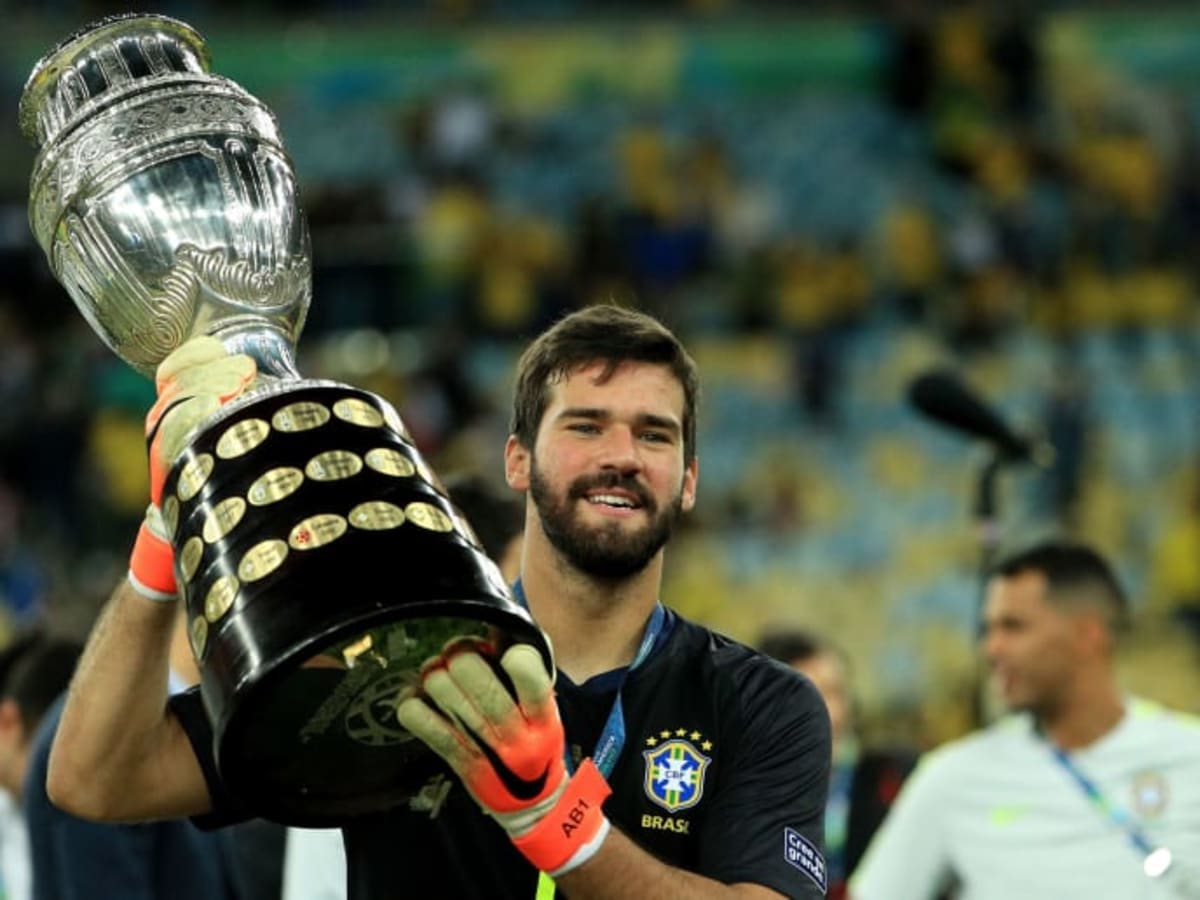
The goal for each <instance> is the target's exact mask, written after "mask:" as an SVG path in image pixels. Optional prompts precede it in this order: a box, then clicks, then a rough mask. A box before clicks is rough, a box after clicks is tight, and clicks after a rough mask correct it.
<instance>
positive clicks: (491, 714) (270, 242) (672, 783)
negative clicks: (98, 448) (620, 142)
mask: <svg viewBox="0 0 1200 900" xmlns="http://www.w3.org/2000/svg"><path fill="white" fill-rule="evenodd" d="M22 126H23V128H24V129H25V131H26V133H27V134H28V135H30V136H31V137H32V138H33V139H34V140H35V141H36V142H38V143H39V147H40V151H39V156H38V160H37V162H36V163H35V172H34V178H33V181H32V184H33V187H32V190H31V204H30V205H31V221H32V222H33V225H34V230H35V233H37V235H38V237H39V240H40V241H41V242H42V246H43V248H44V249H45V250H46V252H47V256H48V258H49V259H50V262H51V266H52V268H53V269H54V271H55V274H56V275H57V276H58V277H59V279H60V281H62V282H63V284H64V286H65V287H66V288H67V289H68V291H69V292H70V293H71V295H72V297H73V298H74V299H75V301H76V303H77V304H78V305H79V306H80V308H81V309H82V310H83V312H84V314H85V315H87V316H88V318H89V321H91V323H92V324H93V326H94V327H95V328H96V330H97V331H98V332H100V334H101V335H102V337H104V338H105V340H106V342H108V343H109V345H110V346H111V347H112V348H113V349H114V350H116V351H117V352H118V353H120V354H121V355H122V356H123V357H124V358H125V359H126V360H127V361H129V362H130V363H131V364H133V365H136V366H138V367H139V368H141V369H143V370H144V371H147V372H155V373H156V384H157V386H158V391H159V401H158V402H157V403H156V404H155V406H154V407H153V409H152V410H151V411H150V414H149V415H148V417H147V431H148V437H149V443H150V455H151V460H150V469H151V481H152V488H151V491H152V497H151V505H150V509H149V511H148V514H147V523H146V525H145V526H144V527H143V529H142V531H141V533H140V534H139V537H138V539H137V542H136V544H135V549H134V553H133V557H132V560H131V565H130V576H129V578H128V579H127V580H126V581H125V582H123V583H122V584H121V585H119V586H118V587H117V589H116V590H115V592H114V594H113V596H112V598H111V600H110V601H109V603H108V605H107V606H106V608H105V610H104V611H103V613H102V615H101V617H100V619H99V621H98V622H97V624H96V626H95V627H94V629H93V632H92V635H91V636H90V638H89V642H88V646H87V649H86V651H85V653H84V657H83V660H82V661H81V663H80V667H79V671H78V673H77V675H76V678H75V679H74V682H73V684H72V688H71V691H70V694H69V697H68V702H67V707H66V710H65V712H64V716H63V719H62V723H61V725H60V729H59V733H58V737H57V740H56V742H55V747H54V751H53V755H52V758H51V766H50V775H49V782H48V787H49V791H50V795H51V798H52V799H53V800H54V801H55V802H56V803H58V804H59V805H62V806H63V807H64V808H67V809H69V810H70V811H72V812H74V813H76V814H77V815H82V816H85V817H89V818H97V819H106V820H136V819H145V818H157V817H165V816H185V815H186V816H198V817H200V818H199V819H198V821H200V822H202V823H204V822H206V823H207V824H209V825H211V826H219V825H221V824H225V823H229V822H233V821H236V820H238V819H240V818H245V817H249V816H254V815H263V816H267V817H270V818H274V819H277V820H278V821H282V822H285V823H289V824H298V825H314V824H337V825H340V826H341V827H342V829H343V833H344V836H345V841H346V849H347V858H348V866H349V882H350V884H349V894H350V896H351V897H353V898H394V897H422V898H423V897H435V896H436V897H489V898H492V897H514V898H518V897H519V898H523V900H529V898H550V897H553V896H555V895H556V893H557V894H558V895H562V896H570V897H573V898H589V897H636V898H645V897H655V898H665V897H676V896H677V897H689V898H692V897H710V896H711V897H723V896H745V897H773V896H790V897H820V896H823V895H824V890H825V873H824V862H823V858H822V835H821V828H822V824H821V823H822V821H823V815H824V803H825V790H826V780H827V777H828V766H829V725H828V719H827V715H826V713H825V709H824V705H823V703H822V701H821V699H820V697H819V696H818V695H817V693H816V692H815V690H814V689H813V688H812V686H811V685H810V684H809V683H808V682H806V681H805V680H803V679H802V678H801V677H799V676H797V675H795V674H794V673H792V672H791V671H790V670H788V669H786V668H785V667H782V666H779V665H777V664H775V663H773V662H771V661H769V660H767V659H765V658H764V657H761V656H759V655H758V654H756V653H754V652H753V651H751V650H749V649H748V648H746V647H743V646H741V645H739V644H736V643H734V642H731V641H729V640H727V639H725V638H722V637H720V636H718V635H714V634H713V633H711V632H709V631H708V630H707V629H704V628H702V627H700V626H698V625H696V624H693V623H691V622H688V621H686V620H684V619H683V618H681V617H680V616H678V615H677V614H675V613H674V612H672V611H670V610H668V609H667V608H666V607H665V606H663V605H662V604H661V603H660V602H659V599H658V597H659V589H660V586H661V579H662V566H663V547H664V545H665V544H666V542H667V540H668V539H669V536H670V533H671V530H672V527H673V525H674V523H675V521H676V519H677V518H678V517H679V515H681V514H682V513H684V512H686V511H688V510H690V509H691V508H692V506H693V504H694V502H695V491H696V482H697V474H698V465H697V460H696V455H695V451H696V448H695V434H696V423H695V413H696V402H697V396H698V393H699V382H698V376H697V374H696V370H695V365H694V363H693V362H692V360H691V358H690V357H689V356H688V354H687V353H686V351H685V350H684V348H683V347H682V345H681V344H680V343H679V342H678V340H677V339H676V338H675V337H674V335H672V334H671V333H670V332H669V331H667V330H666V329H665V328H664V327H663V326H662V325H660V324H659V323H658V322H656V321H655V320H653V319H651V318H649V317H647V316H644V315H641V314H638V313H633V312H628V311H623V310H620V309H617V308H615V307H592V308H589V309H586V310H583V311H580V312H577V313H574V314H572V315H570V316H568V317H566V318H565V319H563V320H562V321H560V322H559V323H557V324H556V325H555V326H553V327H552V328H550V329H549V330H548V331H547V332H545V333H544V334H542V335H541V336H540V337H539V338H538V339H537V340H536V341H535V342H534V343H533V344H532V345H531V346H530V347H529V348H528V349H527V350H526V352H525V354H524V355H523V356H522V358H521V362H520V364H519V370H518V376H517V385H516V391H515V397H514V404H513V427H512V434H511V436H510V437H509V439H508V442H507V444H506V446H505V450H504V464H505V475H506V479H507V481H508V484H509V485H510V486H511V487H512V488H513V489H515V490H517V491H520V492H523V493H525V494H526V525H525V547H524V553H523V558H522V566H521V577H520V579H518V581H517V583H516V584H515V585H514V586H513V588H512V590H511V592H510V591H509V589H508V588H507V587H506V586H504V584H503V582H502V580H500V579H499V578H498V577H497V574H496V572H495V567H494V566H493V565H492V564H491V563H490V562H488V561H487V560H486V557H484V556H483V554H482V552H481V551H480V549H479V546H478V541H477V540H475V539H474V535H473V534H472V532H471V530H470V527H469V525H468V524H467V523H466V522H465V521H464V520H463V519H462V517H461V515H460V514H459V513H458V511H457V510H456V509H455V508H454V507H453V505H452V504H450V503H449V500H448V499H447V497H446V494H445V491H444V489H443V488H442V487H441V485H440V482H439V481H438V480H437V478H436V476H435V475H433V473H432V472H431V471H430V470H429V468H428V466H427V465H426V464H425V463H424V460H423V459H422V458H421V456H420V454H419V453H418V452H417V450H416V449H415V448H414V447H413V446H412V444H411V441H410V440H409V439H408V435H407V433H406V432H405V430H404V428H403V425H402V423H401V422H400V421H399V418H398V417H397V416H396V415H395V413H394V411H393V410H392V409H391V407H390V406H388V405H387V404H386V402H384V401H382V400H381V399H380V398H377V397H374V396H373V395H370V394H368V393H366V392H363V391H359V390H358V389H355V388H351V387H348V386H345V385H335V384H330V383H327V382H311V381H306V380H304V379H302V378H300V377H299V376H298V374H297V373H296V372H295V369H294V366H292V365H291V363H290V359H291V345H292V344H293V343H294V341H295V338H296V336H297V335H298V333H299V329H300V326H301V324H302V321H303V308H304V307H305V306H306V303H307V290H308V289H307V258H308V257H307V233H306V231H305V230H304V226H303V216H302V214H301V213H300V209H299V206H298V204H297V202H296V199H295V191H294V179H293V177H292V173H291V169H290V164H289V163H288V161H287V158H286V155H285V154H284V153H283V152H282V147H281V145H280V144H279V141H278V137H277V133H276V130H275V126H274V121H273V118H272V117H271V116H270V114H269V112H267V111H266V110H265V108H264V107H262V106H261V104H258V102H257V101H255V100H254V99H253V98H252V97H250V96H249V95H248V94H246V93H245V92H244V91H242V90H241V89H240V88H239V87H237V86H236V85H233V84H232V83H231V82H229V81H227V80H225V79H220V78H219V77H217V76H213V75H210V74H209V73H208V57H207V51H206V49H205V48H204V45H203V42H202V41H201V40H200V38H199V36H198V35H196V33H195V32H194V31H192V30H191V29H190V28H189V27H188V26H186V25H184V24H183V23H179V22H176V21H174V20H171V19H167V18H165V17H161V16H128V17H121V18H118V19H113V20H106V21H105V22H102V23H100V24H99V25H97V26H93V27H92V28H90V29H87V30H85V31H84V32H81V33H80V34H78V35H75V36H73V37H72V38H70V39H69V40H68V41H66V42H65V43H64V44H62V45H60V47H58V48H56V49H55V50H54V51H52V52H51V53H50V54H49V55H48V56H47V57H45V58H44V59H43V60H42V62H40V63H39V64H38V66H37V67H36V68H35V69H34V73H33V75H31V77H30V82H29V85H27V87H26V93H25V96H24V97H23V99H22ZM117 148H120V152H117ZM180 599H182V602H184V603H186V604H187V610H188V614H189V620H190V622H191V623H192V625H191V637H192V648H193V651H194V652H195V653H196V656H197V660H198V662H199V663H200V666H201V670H202V673H203V680H202V684H201V689H200V692H199V693H196V692H192V693H190V694H185V695H182V696H180V697H178V698H173V699H172V700H171V701H170V702H168V700H167V697H166V648H167V644H168V639H169V634H170V628H171V621H172V618H173V615H174V612H173V606H174V604H176V603H178V602H180ZM535 622H536V625H535V624H534V623H535ZM551 641H552V642H553V646H554V648H555V654H554V656H553V657H552V656H551V654H550V649H549V648H550V642H551ZM555 663H557V671H556V667H555ZM431 751H432V752H431Z"/></svg>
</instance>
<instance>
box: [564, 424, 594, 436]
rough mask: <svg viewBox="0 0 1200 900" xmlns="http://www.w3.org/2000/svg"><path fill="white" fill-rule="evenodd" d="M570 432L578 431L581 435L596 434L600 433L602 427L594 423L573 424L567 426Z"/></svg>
mask: <svg viewBox="0 0 1200 900" xmlns="http://www.w3.org/2000/svg"><path fill="white" fill-rule="evenodd" d="M567 429H568V430H569V431H577V432H579V433H580V434H596V433H597V432H599V431H600V426H599V425H597V424H596V423H594V422H573V423H572V424H570V425H568V426H567Z"/></svg>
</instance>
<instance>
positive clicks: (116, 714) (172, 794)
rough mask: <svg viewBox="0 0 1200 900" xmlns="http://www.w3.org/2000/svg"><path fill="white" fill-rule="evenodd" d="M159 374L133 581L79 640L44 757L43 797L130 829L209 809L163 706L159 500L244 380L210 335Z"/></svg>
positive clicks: (166, 559)
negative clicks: (189, 441)
mask: <svg viewBox="0 0 1200 900" xmlns="http://www.w3.org/2000/svg"><path fill="white" fill-rule="evenodd" d="M157 374H158V377H157V388H158V401H157V402H156V403H155V405H154V407H153V408H152V409H151V410H150V413H149V414H148V415H147V419H146V426H147V434H148V435H149V436H150V495H151V505H150V507H149V508H148V510H147V516H146V523H145V524H143V526H142V529H141V531H140V532H139V534H138V539H137V542H136V544H135V546H134V551H133V556H132V558H131V561H130V573H129V577H128V579H127V580H126V581H124V582H122V583H121V584H120V585H118V586H117V589H116V590H115V591H114V592H113V595H112V598H111V599H110V600H109V602H108V604H107V605H106V607H105V608H104V611H103V612H102V613H101V615H100V618H99V620H98V621H97V622H96V624H95V626H94V627H93V629H92V632H91V634H90V636H89V638H88V642H87V646H86V647H85V649H84V653H83V657H82V658H81V659H80V662H79V666H78V669H77V670H76V673H75V677H74V678H73V679H72V682H71V688H70V690H69V692H68V696H67V704H66V708H65V710H64V712H63V717H62V722H61V723H60V726H59V730H58V735H57V737H56V738H55V741H54V747H53V750H52V752H51V756H50V765H49V774H48V779H47V790H48V791H49V796H50V799H51V800H52V801H53V802H54V803H55V804H57V805H58V806H60V807H62V808H63V809H65V810H67V811H69V812H71V813H73V814H75V815H78V816H82V817H84V818H89V819H101V820H107V821H128V820H136V819H146V818H167V817H179V816H187V815H194V814H199V813H203V812H207V811H208V810H209V808H210V804H211V800H210V796H209V792H208V789H207V787H206V785H205V780H204V776H203V773H202V770H201V768H200V764H199V762H198V761H197V759H196V756H195V753H194V752H193V750H192V746H191V744H190V742H189V741H188V739H187V736H186V734H185V732H184V730H183V728H182V727H181V725H180V724H179V722H178V720H177V719H176V718H175V717H174V716H173V715H172V714H171V713H170V712H169V711H168V709H167V672H168V653H169V647H170V641H171V631H172V628H173V627H174V621H175V616H176V613H177V611H176V605H177V604H178V603H179V599H178V596H177V594H176V590H175V579H174V572H173V558H172V552H171V548H170V545H169V544H168V543H167V542H166V540H165V539H164V537H163V529H162V524H161V516H160V515H159V512H158V503H159V500H160V497H161V493H162V488H163V481H164V479H165V477H166V472H167V470H168V469H169V467H170V464H171V462H172V461H173V460H174V459H175V457H176V456H177V455H178V452H179V450H180V449H181V448H182V447H183V443H184V440H185V439H186V437H187V436H188V434H189V433H190V432H191V430H192V429H193V428H194V427H195V426H196V425H197V424H198V423H200V422H201V421H202V420H204V419H205V418H207V417H208V416H209V415H211V414H212V413H213V412H215V411H216V410H217V409H218V408H219V407H220V405H221V404H222V403H224V402H227V401H228V400H230V399H232V398H233V397H235V396H237V395H238V394H240V393H242V392H243V391H244V390H245V389H246V387H247V386H249V385H250V383H251V382H252V381H253V379H254V376H255V366H254V362H253V360H251V359H250V358H249V357H247V356H230V355H228V354H227V352H226V351H225V349H224V348H223V347H222V345H221V344H220V342H219V341H217V340H216V339H214V338H208V337H202V338H194V339H193V340H190V341H188V342H187V343H185V344H183V345H182V346H181V347H179V348H178V349H177V350H176V351H175V352H174V353H172V354H171V355H170V356H169V357H167V359H165V360H164V361H163V363H162V365H160V366H159V369H158V373H157Z"/></svg>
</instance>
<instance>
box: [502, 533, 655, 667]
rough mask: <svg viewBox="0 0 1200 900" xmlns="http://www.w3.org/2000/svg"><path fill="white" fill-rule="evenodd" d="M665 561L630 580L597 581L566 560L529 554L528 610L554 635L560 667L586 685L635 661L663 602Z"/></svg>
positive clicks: (523, 577) (524, 583)
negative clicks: (540, 559) (660, 599)
mask: <svg viewBox="0 0 1200 900" xmlns="http://www.w3.org/2000/svg"><path fill="white" fill-rule="evenodd" d="M661 575H662V557H661V556H659V557H657V558H656V559H655V560H654V561H653V562H651V564H650V565H649V566H647V567H646V568H645V569H643V570H642V571H641V572H639V573H638V574H637V575H635V576H634V577H632V578H630V579H625V580H622V581H619V582H608V581H598V580H596V579H593V578H591V577H589V576H586V575H584V574H582V573H580V572H578V571H576V570H574V569H571V568H570V567H568V566H567V565H566V564H565V563H563V562H562V561H561V560H557V559H555V560H545V561H543V562H542V564H539V563H538V562H536V561H534V560H532V559H531V558H530V555H529V554H527V555H526V558H525V565H524V568H523V570H522V573H521V586H522V588H523V589H524V591H525V599H526V600H527V601H528V603H529V611H530V613H531V614H532V615H533V618H534V620H535V621H536V622H537V623H538V625H539V626H541V628H542V629H543V630H544V631H545V632H546V634H548V635H549V636H550V641H551V643H552V644H553V646H554V659H555V663H556V665H557V667H558V668H559V670H560V671H562V672H563V674H565V675H566V676H567V677H568V678H570V679H571V681H573V682H575V683H576V684H582V683H583V682H585V681H587V680H588V679H589V678H591V677H593V676H594V675H599V674H601V673H602V672H609V671H611V670H613V669H618V668H620V667H622V666H627V665H629V664H630V663H632V662H633V659H634V657H635V656H636V655H637V650H638V645H639V644H640V643H641V639H642V635H643V634H644V633H645V629H646V623H647V621H648V620H649V618H650V614H651V613H652V612H653V611H654V605H655V603H657V602H658V591H659V585H660V581H661Z"/></svg>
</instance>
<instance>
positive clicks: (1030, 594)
mask: <svg viewBox="0 0 1200 900" xmlns="http://www.w3.org/2000/svg"><path fill="white" fill-rule="evenodd" d="M983 649H984V656H985V658H986V659H987V662H988V665H989V666H990V667H991V670H992V676H993V678H994V680H995V684H996V687H997V688H998V689H999V692H1000V695H1001V696H1002V697H1003V698H1004V701H1005V703H1007V704H1008V706H1009V707H1010V708H1011V709H1017V710H1028V711H1030V712H1033V713H1035V714H1040V713H1046V712H1050V711H1052V710H1054V709H1055V708H1056V707H1057V706H1058V705H1059V703H1060V701H1061V698H1062V697H1063V695H1064V694H1065V692H1066V689H1067V686H1068V684H1069V682H1070V680H1071V678H1072V677H1073V675H1074V674H1075V672H1076V671H1077V669H1078V665H1079V620H1078V616H1077V615H1075V614H1073V613H1071V612H1070V611H1066V610H1063V609H1060V608H1058V607H1056V606H1054V605H1053V604H1052V603H1050V602H1049V601H1048V600H1047V599H1046V576H1045V575H1043V574H1042V573H1040V572H1033V571H1030V572H1022V573H1019V574H1017V575H1013V576H1011V577H997V578H993V579H992V580H991V581H990V582H989V584H988V589H987V600H986V606H985V610H984V636H983Z"/></svg>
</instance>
